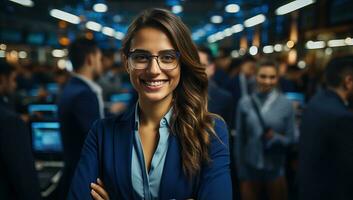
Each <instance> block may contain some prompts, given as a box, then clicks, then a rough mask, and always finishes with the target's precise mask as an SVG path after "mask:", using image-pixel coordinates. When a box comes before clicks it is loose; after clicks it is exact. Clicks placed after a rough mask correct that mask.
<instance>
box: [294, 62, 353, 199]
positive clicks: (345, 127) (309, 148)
mask: <svg viewBox="0 0 353 200" xmlns="http://www.w3.org/2000/svg"><path fill="white" fill-rule="evenodd" d="M325 75H326V82H327V89H325V90H324V91H322V92H320V93H318V94H316V95H315V96H314V97H313V98H312V99H311V101H310V102H309V104H308V107H307V109H306V110H305V112H304V114H303V118H302V125H301V135H300V147H299V161H300V165H299V166H300V168H299V181H300V182H299V197H300V199H301V200H306V199H307V200H309V199H310V200H313V199H320V200H333V199H334V200H346V199H347V200H348V199H352V198H353V113H351V112H350V111H348V107H347V105H348V103H349V101H350V99H352V97H353V56H346V57H339V58H335V59H333V60H331V61H330V62H329V63H328V65H327V67H326V70H325Z"/></svg>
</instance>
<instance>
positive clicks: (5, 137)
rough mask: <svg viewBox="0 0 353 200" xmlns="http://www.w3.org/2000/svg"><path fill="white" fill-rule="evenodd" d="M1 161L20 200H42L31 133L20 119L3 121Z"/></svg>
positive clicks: (0, 139) (0, 146) (0, 144)
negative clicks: (32, 149)
mask: <svg viewBox="0 0 353 200" xmlns="http://www.w3.org/2000/svg"><path fill="white" fill-rule="evenodd" d="M2 122H3V123H4V124H6V125H3V127H4V128H3V129H2V131H3V133H2V134H1V137H0V150H1V151H0V159H1V160H2V162H1V163H4V166H3V167H4V169H6V174H7V176H8V178H9V183H10V184H11V185H12V186H13V187H12V189H13V190H12V191H11V192H12V193H13V194H12V195H13V196H16V197H17V198H18V199H34V200H35V199H40V189H39V182H38V176H37V173H36V170H35V167H34V158H33V154H32V151H31V142H30V135H29V131H28V129H27V128H26V126H25V124H24V122H23V121H22V120H21V119H20V118H18V117H8V118H7V119H6V120H4V121H2Z"/></svg>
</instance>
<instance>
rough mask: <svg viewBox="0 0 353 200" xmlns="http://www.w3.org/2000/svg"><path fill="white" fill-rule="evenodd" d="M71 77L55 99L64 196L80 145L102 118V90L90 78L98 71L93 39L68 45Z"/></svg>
mask: <svg viewBox="0 0 353 200" xmlns="http://www.w3.org/2000/svg"><path fill="white" fill-rule="evenodd" d="M69 58H70V60H71V63H72V66H73V70H74V73H73V77H72V78H71V80H70V81H69V82H68V83H67V85H66V86H65V88H64V90H63V92H62V94H61V97H60V99H59V120H60V123H61V132H62V141H63V146H64V161H65V168H64V174H63V178H62V180H61V183H60V187H61V195H64V196H63V198H65V197H66V194H67V191H68V188H69V187H70V182H71V179H72V176H73V173H74V171H75V168H76V164H77V162H78V160H79V158H80V153H81V148H82V146H83V143H84V140H85V138H86V136H87V133H88V131H89V129H90V127H91V125H92V123H93V122H94V121H95V120H97V119H100V118H103V115H104V113H103V99H102V89H101V88H100V87H99V85H98V84H96V83H95V82H94V81H95V80H96V79H97V78H98V77H99V75H100V74H101V72H102V64H101V51H100V49H99V47H98V45H97V44H96V43H95V42H94V41H93V40H88V39H85V38H79V39H77V40H75V41H74V42H73V43H72V44H71V45H70V47H69Z"/></svg>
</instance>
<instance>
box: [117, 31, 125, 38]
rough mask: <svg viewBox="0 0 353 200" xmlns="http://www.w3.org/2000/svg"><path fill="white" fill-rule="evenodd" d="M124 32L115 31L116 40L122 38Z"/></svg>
mask: <svg viewBox="0 0 353 200" xmlns="http://www.w3.org/2000/svg"><path fill="white" fill-rule="evenodd" d="M124 36H125V35H124V33H122V32H119V31H116V32H115V38H116V39H118V40H122V39H123V38H124Z"/></svg>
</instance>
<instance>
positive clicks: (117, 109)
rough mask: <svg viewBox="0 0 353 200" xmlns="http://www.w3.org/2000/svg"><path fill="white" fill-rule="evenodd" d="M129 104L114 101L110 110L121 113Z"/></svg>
mask: <svg viewBox="0 0 353 200" xmlns="http://www.w3.org/2000/svg"><path fill="white" fill-rule="evenodd" d="M126 107H127V105H126V104H125V103H119V102H118V103H114V104H113V105H111V107H110V109H109V111H110V112H111V113H114V114H117V113H120V112H122V111H124V110H125V109H126Z"/></svg>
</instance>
